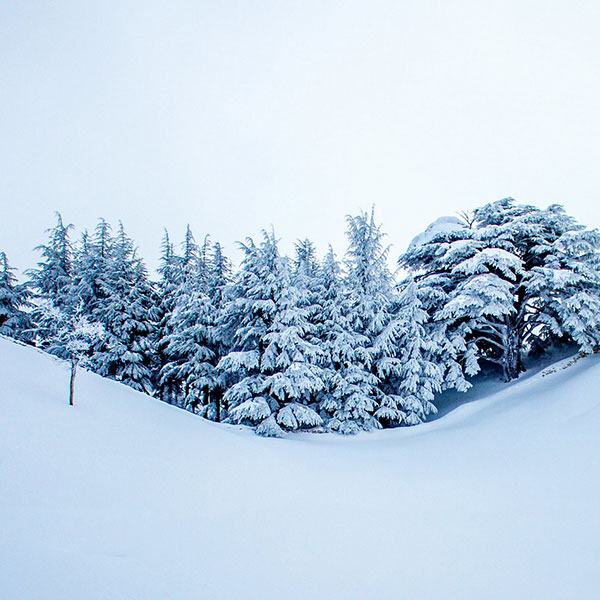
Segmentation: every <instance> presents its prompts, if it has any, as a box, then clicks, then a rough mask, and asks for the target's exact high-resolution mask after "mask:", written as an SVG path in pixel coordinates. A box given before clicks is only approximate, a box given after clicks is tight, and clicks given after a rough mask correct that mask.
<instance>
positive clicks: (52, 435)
mask: <svg viewBox="0 0 600 600" xmlns="http://www.w3.org/2000/svg"><path fill="white" fill-rule="evenodd" d="M566 364H567V361H565V362H563V363H562V364H560V363H559V364H558V365H557V366H556V367H555V368H554V369H546V370H544V371H543V372H542V373H539V374H537V375H535V376H533V377H531V378H529V379H528V380H526V381H523V382H519V383H517V384H515V385H513V386H511V387H510V388H508V389H505V390H502V391H500V392H498V393H496V394H495V395H492V396H489V397H487V398H485V399H481V400H477V401H474V402H471V403H469V404H467V405H464V406H462V407H460V408H458V409H457V410H455V411H453V412H451V413H450V414H448V415H446V416H444V417H443V418H441V419H439V420H437V421H435V422H432V423H429V424H426V425H422V426H419V427H415V428H412V429H402V430H395V431H386V432H378V433H373V434H361V435H359V436H356V437H352V438H343V437H340V436H335V435H312V436H311V435H308V434H306V435H303V436H294V437H291V438H288V439H284V440H273V439H262V438H259V437H257V436H255V435H254V434H252V433H251V432H248V431H245V430H240V429H237V428H233V427H225V426H219V425H215V424H212V423H209V422H206V421H203V420H202V419H200V418H197V417H195V416H193V415H191V414H188V413H185V412H183V411H179V410H177V409H174V408H172V407H169V406H167V405H165V404H162V403H160V402H158V401H155V400H152V399H150V398H148V397H146V396H144V395H142V394H139V393H137V392H134V391H132V390H130V389H128V388H126V387H123V386H121V385H119V384H117V383H114V382H111V381H106V380H103V379H101V378H100V377H97V376H95V375H91V374H87V373H80V374H79V376H78V381H77V396H76V406H74V407H69V406H68V404H67V382H68V372H67V369H66V367H65V366H63V365H62V364H61V363H58V362H56V361H54V360H53V359H51V358H50V357H48V356H45V355H43V354H41V353H39V352H37V351H35V350H33V349H31V348H26V347H22V346H19V345H16V344H14V343H12V342H10V341H8V340H5V339H0V486H1V489H0V598H2V599H3V600H17V599H18V600H23V599H27V600H30V599H31V600H40V599H52V600H55V599H56V600H58V599H60V600H64V599H86V600H93V599H98V600H100V599H101V600H111V599H115V600H116V599H119V600H121V599H128V600H129V599H136V600H138V599H139V600H154V599H157V600H165V599H169V598H172V599H181V600H187V599H190V600H191V599H194V600H197V599H200V598H201V599H207V600H208V599H210V600H217V599H220V598H226V599H237V598H244V599H254V598H257V599H261V600H267V599H271V598H286V599H302V600H305V599H321V598H323V599H336V598H340V599H354V598H356V599H366V598H376V599H387V598H390V599H394V600H397V599H399V598H406V599H411V600H415V599H422V598H431V599H436V600H439V599H443V598H456V599H462V600H464V599H471V598H472V599H477V600H481V599H495V598H498V599H500V598H501V599H506V598H511V599H513V600H514V599H521V598H523V599H528V600H529V599H532V598H544V599H554V598H556V599H559V598H560V599H566V598H569V599H570V598H578V599H582V598H597V597H598V589H600V501H599V496H600V393H599V387H600V385H599V384H600V357H597V356H592V357H587V358H584V359H581V360H579V361H577V362H576V363H575V364H573V365H571V366H569V368H564V369H561V367H563V366H565V365H566ZM551 371H553V372H551Z"/></svg>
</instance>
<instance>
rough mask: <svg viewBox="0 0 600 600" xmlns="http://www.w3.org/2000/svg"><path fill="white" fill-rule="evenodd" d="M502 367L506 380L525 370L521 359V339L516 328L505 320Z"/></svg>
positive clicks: (510, 379) (514, 377)
mask: <svg viewBox="0 0 600 600" xmlns="http://www.w3.org/2000/svg"><path fill="white" fill-rule="evenodd" d="M502 367H503V369H504V378H505V380H506V381H512V380H513V379H517V377H519V375H520V374H521V373H522V372H523V371H524V370H525V369H524V368H523V363H522V361H521V339H520V336H519V332H518V331H517V329H516V328H515V327H514V326H512V324H511V323H508V322H507V335H506V339H505V340H504V355H503V356H502Z"/></svg>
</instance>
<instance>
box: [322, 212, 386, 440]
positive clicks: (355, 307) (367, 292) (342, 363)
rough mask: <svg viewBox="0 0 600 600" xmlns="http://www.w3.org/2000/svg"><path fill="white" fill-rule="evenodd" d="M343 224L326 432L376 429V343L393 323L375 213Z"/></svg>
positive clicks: (379, 357)
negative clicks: (341, 285) (342, 282)
mask: <svg viewBox="0 0 600 600" xmlns="http://www.w3.org/2000/svg"><path fill="white" fill-rule="evenodd" d="M346 222H347V225H348V228H347V236H348V242H349V245H348V250H347V253H346V260H345V264H346V273H347V275H346V287H345V290H344V292H343V294H342V296H341V298H340V299H339V302H340V305H341V319H343V321H342V322H341V323H342V327H341V329H340V330H339V332H338V333H337V335H336V336H335V339H334V340H333V342H334V343H333V345H332V346H331V355H332V359H333V363H334V365H335V370H336V373H335V375H334V378H333V380H332V383H333V386H332V390H331V398H330V399H329V401H328V402H326V403H325V405H324V407H325V409H326V410H328V411H329V412H330V413H332V419H331V421H330V423H329V427H330V428H331V429H333V430H335V431H340V432H341V433H355V432H357V431H359V430H361V429H366V430H369V429H375V428H379V427H381V424H380V422H379V421H378V420H377V419H376V418H375V417H374V413H375V412H376V410H377V408H378V406H379V403H380V401H381V396H382V394H381V390H380V384H381V381H380V379H379V377H378V376H377V374H376V373H377V367H376V364H377V362H378V361H380V360H382V359H384V358H385V354H384V353H382V350H383V347H382V346H381V345H379V344H377V343H376V340H377V338H378V336H379V335H380V334H381V333H382V332H383V331H384V329H385V328H386V326H387V325H388V323H389V322H390V320H391V318H392V315H391V310H392V282H393V279H392V276H391V274H390V272H389V269H388V267H387V254H388V248H386V247H384V246H383V237H384V234H383V233H382V231H381V227H380V226H379V225H377V224H376V223H375V214H374V210H372V211H371V214H370V215H369V214H367V213H361V214H359V215H357V216H355V217H351V216H348V217H347V218H346Z"/></svg>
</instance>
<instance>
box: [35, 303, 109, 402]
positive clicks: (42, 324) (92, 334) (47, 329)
mask: <svg viewBox="0 0 600 600" xmlns="http://www.w3.org/2000/svg"><path fill="white" fill-rule="evenodd" d="M35 312H36V316H37V318H36V321H37V323H38V327H39V328H40V331H41V337H42V339H44V340H45V343H46V350H47V351H48V352H50V353H52V354H55V355H56V356H58V357H60V358H62V359H65V360H68V361H69V363H70V365H71V375H70V381H69V404H70V405H71V406H73V404H74V403H75V377H76V375H77V367H78V366H79V365H81V366H84V367H86V366H89V362H90V358H91V351H92V348H93V346H95V345H96V344H97V343H98V341H99V339H101V338H102V336H103V335H104V328H103V327H102V325H100V324H99V323H91V322H90V321H89V320H88V319H87V318H86V317H85V316H84V315H83V305H82V304H81V303H79V304H78V305H77V306H72V305H71V306H70V305H66V304H63V305H62V306H61V307H58V306H56V305H55V304H53V303H52V302H51V301H49V300H42V301H41V302H40V304H39V305H38V306H37V307H36V309H35Z"/></svg>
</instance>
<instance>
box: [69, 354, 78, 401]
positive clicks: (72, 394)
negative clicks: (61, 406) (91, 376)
mask: <svg viewBox="0 0 600 600" xmlns="http://www.w3.org/2000/svg"><path fill="white" fill-rule="evenodd" d="M76 375H77V361H76V360H71V381H70V382H69V405H70V406H73V405H74V404H75V376H76Z"/></svg>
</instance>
